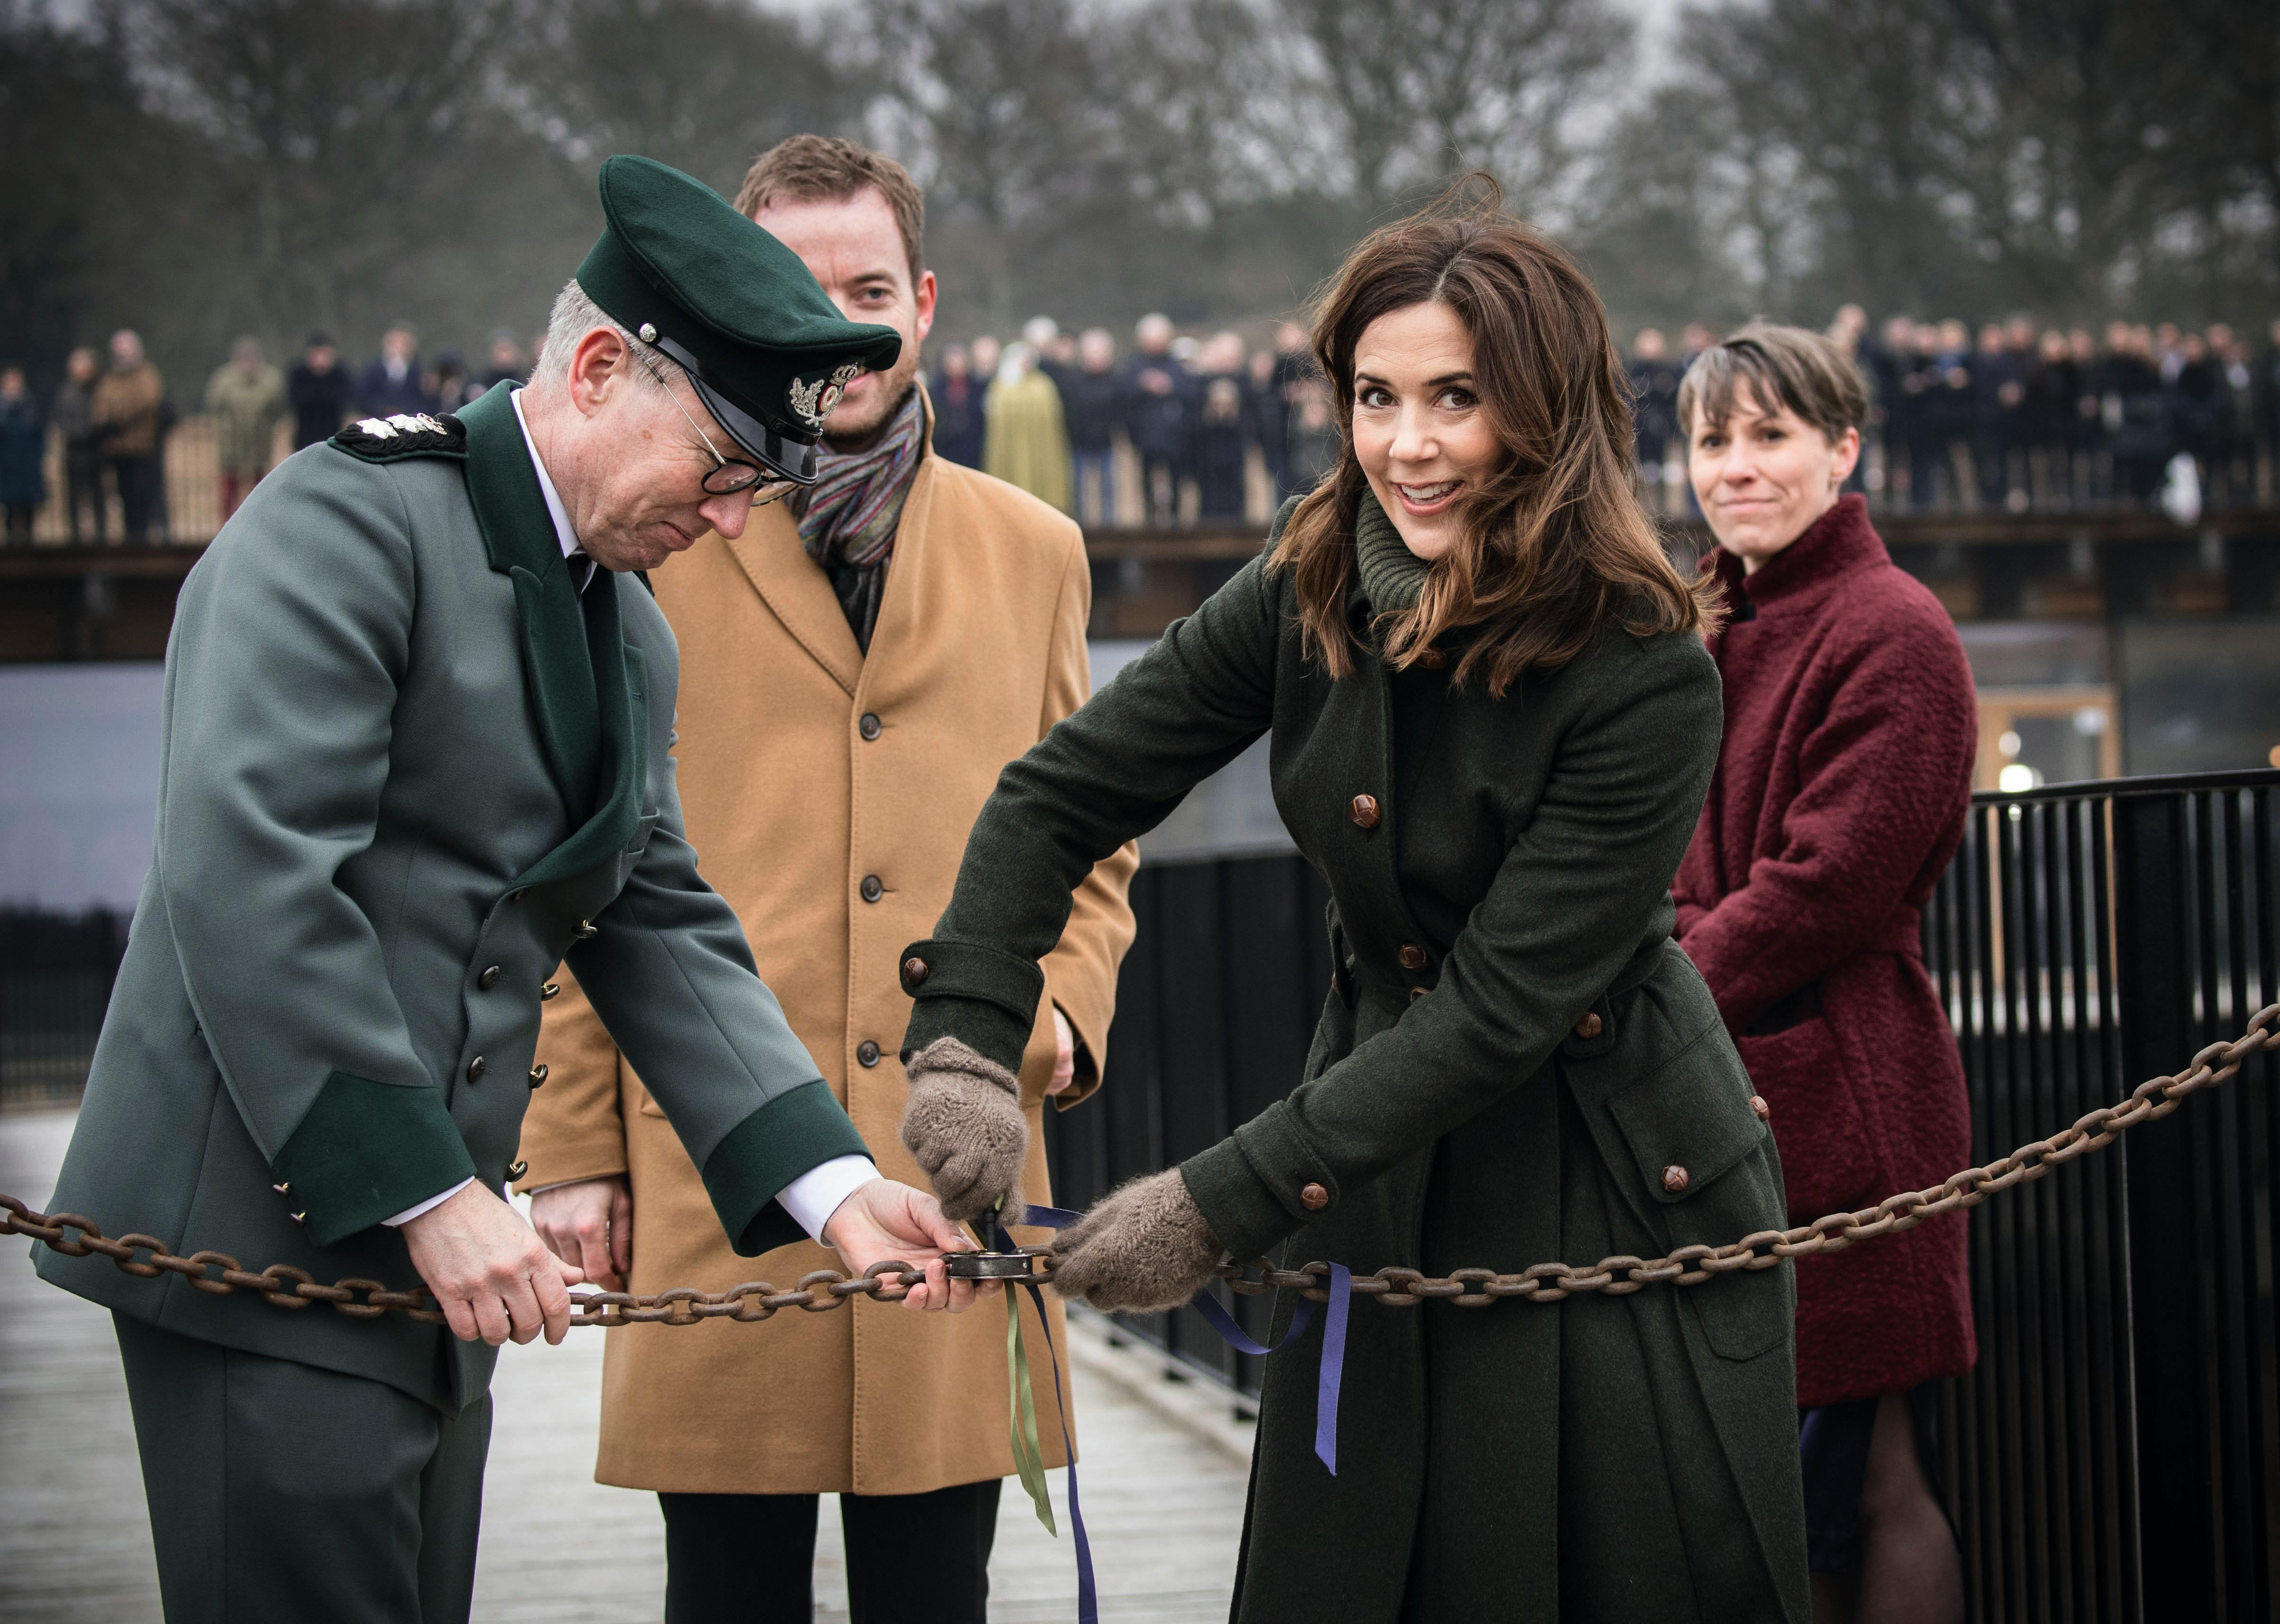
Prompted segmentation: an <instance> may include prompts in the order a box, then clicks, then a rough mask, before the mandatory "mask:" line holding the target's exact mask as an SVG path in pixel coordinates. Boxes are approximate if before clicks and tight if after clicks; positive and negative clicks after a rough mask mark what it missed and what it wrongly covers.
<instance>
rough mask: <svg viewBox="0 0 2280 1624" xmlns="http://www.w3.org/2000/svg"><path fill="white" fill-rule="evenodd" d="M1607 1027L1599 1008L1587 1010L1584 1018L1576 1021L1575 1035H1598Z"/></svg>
mask: <svg viewBox="0 0 2280 1624" xmlns="http://www.w3.org/2000/svg"><path fill="white" fill-rule="evenodd" d="M1606 1029H1607V1023H1606V1021H1604V1020H1600V1019H1599V1012H1598V1011H1597V1010H1590V1011H1587V1012H1585V1013H1584V1016H1583V1020H1579V1021H1577V1022H1576V1023H1575V1035H1576V1036H1578V1037H1597V1036H1598V1035H1599V1034H1600V1033H1602V1032H1604V1031H1606Z"/></svg>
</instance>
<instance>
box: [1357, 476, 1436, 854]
mask: <svg viewBox="0 0 2280 1624" xmlns="http://www.w3.org/2000/svg"><path fill="white" fill-rule="evenodd" d="M1354 563H1355V567H1356V569H1357V571H1358V572H1359V573H1360V576H1361V591H1362V596H1364V597H1365V598H1367V600H1368V601H1369V606H1370V611H1371V612H1372V613H1373V614H1374V615H1375V614H1383V613H1386V612H1389V611H1398V610H1403V609H1409V608H1413V607H1414V606H1415V605H1416V603H1417V595H1418V594H1419V593H1420V592H1421V591H1423V590H1424V589H1425V577H1426V574H1427V573H1429V571H1430V570H1431V569H1432V567H1433V566H1431V565H1430V564H1428V563H1427V562H1426V561H1425V560H1424V559H1422V558H1419V557H1418V556H1417V555H1416V554H1415V553H1413V552H1412V551H1410V550H1409V544H1408V543H1406V542H1405V541H1403V540H1402V539H1401V532H1400V531H1398V530H1397V529H1395V528H1394V527H1393V520H1391V519H1390V518H1388V517H1387V516H1386V512H1385V510H1384V509H1383V507H1380V506H1379V505H1378V501H1377V498H1376V497H1375V496H1373V495H1371V494H1370V493H1369V492H1368V491H1367V490H1365V491H1363V492H1362V493H1361V505H1360V508H1358V509H1356V510H1355V512H1354ZM1386 677H1387V689H1388V700H1389V703H1390V706H1391V709H1392V720H1393V784H1394V792H1395V793H1396V794H1397V795H1399V796H1401V797H1404V798H1405V799H1406V797H1407V796H1408V794H1409V791H1410V789H1411V788H1412V787H1413V786H1414V785H1415V784H1416V783H1417V782H1418V781H1420V777H1421V774H1425V773H1426V772H1428V771H1429V763H1430V762H1431V761H1432V758H1433V753H1434V749H1435V746H1436V745H1437V743H1439V742H1440V739H1441V719H1442V717H1443V715H1444V713H1445V712H1447V710H1448V698H1449V673H1448V672H1447V671H1446V670H1445V669H1442V668H1438V667H1435V666H1423V665H1415V666H1410V667H1409V668H1408V669H1407V670H1406V671H1388V672H1387V673H1386ZM1408 835H1409V826H1408V824H1407V823H1406V821H1405V822H1402V823H1399V824H1398V825H1397V826H1396V830H1395V840H1396V843H1397V847H1398V846H1401V845H1405V844H1406V839H1407V836H1408Z"/></svg>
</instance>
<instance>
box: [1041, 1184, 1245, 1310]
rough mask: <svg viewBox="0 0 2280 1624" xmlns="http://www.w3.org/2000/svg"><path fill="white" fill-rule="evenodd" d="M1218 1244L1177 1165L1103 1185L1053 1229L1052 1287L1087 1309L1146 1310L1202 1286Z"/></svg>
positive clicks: (1178, 1300)
mask: <svg viewBox="0 0 2280 1624" xmlns="http://www.w3.org/2000/svg"><path fill="white" fill-rule="evenodd" d="M1224 1250H1225V1249H1224V1248H1223V1247H1221V1245H1220V1243H1219V1237H1218V1236H1216V1235H1213V1234H1212V1232H1211V1226H1210V1225H1209V1224H1207V1223H1205V1221H1204V1215H1203V1213H1202V1212H1199V1211H1198V1210H1197V1207H1196V1203H1195V1197H1192V1196H1190V1195H1189V1194H1188V1186H1187V1181H1185V1180H1184V1179H1182V1178H1181V1176H1180V1170H1179V1169H1178V1168H1177V1167H1167V1168H1166V1169H1165V1170H1164V1171H1163V1172H1161V1173H1151V1174H1145V1175H1144V1176H1143V1177H1140V1178H1136V1179H1134V1180H1133V1181H1131V1182H1130V1183H1128V1184H1125V1185H1122V1186H1121V1187H1120V1188H1118V1189H1113V1190H1111V1191H1110V1192H1109V1193H1108V1194H1107V1195H1105V1196H1104V1197H1101V1198H1100V1199H1099V1200H1098V1201H1097V1202H1095V1203H1094V1204H1093V1205H1092V1207H1091V1209H1090V1211H1088V1212H1086V1213H1085V1215H1084V1216H1083V1217H1082V1219H1079V1220H1077V1221H1076V1222H1075V1223H1074V1224H1071V1225H1070V1226H1069V1227H1068V1228H1066V1229H1064V1230H1062V1231H1061V1233H1060V1236H1059V1239H1058V1240H1057V1241H1056V1242H1055V1243H1054V1246H1053V1289H1054V1290H1056V1291H1058V1292H1059V1293H1060V1294H1061V1295H1062V1296H1063V1297H1082V1298H1083V1299H1084V1300H1085V1301H1086V1302H1088V1303H1090V1304H1091V1305H1093V1306H1094V1307H1095V1308H1099V1309H1108V1310H1121V1311H1124V1312H1129V1313H1153V1312H1158V1311H1159V1310H1162V1309H1167V1308H1176V1307H1178V1306H1179V1305H1181V1304H1182V1303H1184V1302H1186V1301H1187V1300H1188V1299H1189V1298H1190V1297H1193V1296H1195V1294H1196V1293H1197V1292H1198V1291H1200V1290H1202V1289H1203V1288H1204V1283H1205V1281H1208V1280H1210V1279H1211V1275H1212V1270H1213V1268H1214V1267H1215V1266H1217V1265H1218V1263H1219V1260H1220V1255H1221V1252H1222V1251H1224Z"/></svg>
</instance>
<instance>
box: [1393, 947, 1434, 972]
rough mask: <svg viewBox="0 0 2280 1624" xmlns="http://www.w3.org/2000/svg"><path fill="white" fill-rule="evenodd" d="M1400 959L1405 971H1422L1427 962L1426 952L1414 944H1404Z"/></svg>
mask: <svg viewBox="0 0 2280 1624" xmlns="http://www.w3.org/2000/svg"><path fill="white" fill-rule="evenodd" d="M1399 957H1400V959H1401V967H1402V968H1403V969H1405V970H1422V969H1423V968H1424V967H1425V965H1426V962H1427V959H1426V953H1425V950H1424V949H1423V948H1421V947H1420V946H1418V945H1417V944H1416V943H1414V942H1405V943H1402V944H1401V952H1400V955H1399Z"/></svg>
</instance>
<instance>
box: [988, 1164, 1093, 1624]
mask: <svg viewBox="0 0 2280 1624" xmlns="http://www.w3.org/2000/svg"><path fill="white" fill-rule="evenodd" d="M1082 1216H1083V1214H1082V1213H1081V1212H1070V1211H1069V1210H1068V1209H1067V1207H1026V1208H1024V1209H1023V1210H1022V1212H1021V1219H1020V1220H1019V1221H1020V1222H1021V1223H1022V1224H1024V1225H1027V1226H1028V1227H1030V1228H1037V1229H1066V1228H1068V1227H1069V1226H1070V1225H1071V1224H1073V1223H1075V1222H1076V1220H1078V1219H1079V1218H1082ZM990 1228H992V1229H994V1230H995V1231H996V1232H997V1234H996V1235H995V1237H994V1238H995V1241H996V1244H997V1249H998V1250H999V1251H1014V1250H1015V1248H1014V1244H1013V1236H1012V1235H1007V1234H1006V1233H1005V1223H1004V1221H1003V1220H1002V1219H1000V1218H998V1217H996V1216H993V1217H992V1218H991V1219H990ZM1013 1283H1014V1284H1015V1285H1017V1286H1019V1287H1021V1289H1023V1290H1024V1291H1027V1292H1028V1294H1029V1301H1030V1302H1032V1303H1033V1304H1035V1305H1036V1310H1037V1328H1038V1329H1039V1330H1041V1331H1043V1332H1044V1336H1045V1361H1046V1363H1048V1364H1049V1365H1051V1366H1052V1371H1053V1413H1054V1414H1055V1415H1056V1416H1058V1417H1059V1419H1060V1424H1061V1453H1062V1455H1063V1457H1064V1458H1065V1459H1067V1461H1068V1497H1069V1527H1070V1528H1071V1529H1072V1530H1074V1531H1075V1535H1076V1616H1077V1624H1100V1589H1099V1586H1098V1584H1096V1583H1095V1582H1094V1581H1093V1576H1092V1541H1091V1540H1090V1539H1089V1538H1088V1537H1086V1535H1085V1531H1084V1509H1083V1507H1082V1506H1081V1505H1078V1504H1077V1497H1076V1445H1075V1443H1072V1442H1071V1441H1070V1439H1069V1429H1068V1406H1067V1404H1066V1403H1064V1402H1063V1400H1062V1398H1061V1359H1060V1355H1059V1353H1057V1352H1055V1351H1054V1350H1053V1322H1052V1321H1051V1320H1050V1319H1048V1318H1046V1316H1045V1295H1044V1289H1042V1288H1041V1287H1040V1286H1039V1285H1038V1284H1037V1282H1036V1281H1033V1280H1020V1281H1014V1282H1013Z"/></svg>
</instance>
